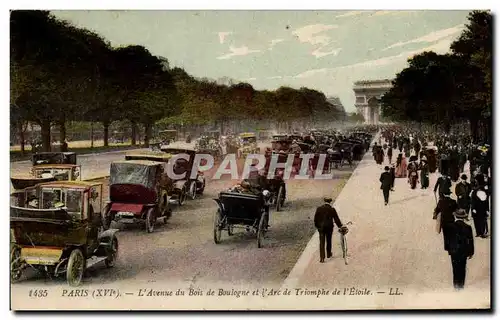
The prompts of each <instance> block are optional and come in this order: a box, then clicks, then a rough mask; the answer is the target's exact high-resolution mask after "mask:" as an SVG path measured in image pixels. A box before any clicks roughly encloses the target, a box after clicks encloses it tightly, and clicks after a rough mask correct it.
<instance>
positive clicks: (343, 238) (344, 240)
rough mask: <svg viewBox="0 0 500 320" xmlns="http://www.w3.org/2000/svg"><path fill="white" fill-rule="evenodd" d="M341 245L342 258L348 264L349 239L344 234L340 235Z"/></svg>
mask: <svg viewBox="0 0 500 320" xmlns="http://www.w3.org/2000/svg"><path fill="white" fill-rule="evenodd" d="M340 245H341V246H342V256H343V258H344V262H345V264H347V238H346V236H345V235H344V234H341V235H340Z"/></svg>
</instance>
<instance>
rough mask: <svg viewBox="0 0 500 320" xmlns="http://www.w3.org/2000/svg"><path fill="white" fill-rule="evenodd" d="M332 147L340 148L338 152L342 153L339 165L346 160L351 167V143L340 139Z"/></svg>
mask: <svg viewBox="0 0 500 320" xmlns="http://www.w3.org/2000/svg"><path fill="white" fill-rule="evenodd" d="M334 147H336V148H337V149H338V150H340V153H341V154H342V162H341V166H342V165H343V164H344V162H346V161H347V163H348V164H349V166H350V167H352V165H353V160H354V153H353V144H352V143H350V142H345V141H341V142H338V143H336V144H335V146H334Z"/></svg>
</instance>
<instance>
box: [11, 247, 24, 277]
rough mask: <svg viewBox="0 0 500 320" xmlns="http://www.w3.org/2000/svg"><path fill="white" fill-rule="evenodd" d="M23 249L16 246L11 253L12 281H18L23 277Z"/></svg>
mask: <svg viewBox="0 0 500 320" xmlns="http://www.w3.org/2000/svg"><path fill="white" fill-rule="evenodd" d="M21 268H22V263H21V248H19V247H17V246H15V247H13V248H12V250H11V251H10V280H11V281H12V282H14V281H17V280H19V279H20V278H21V275H22V270H21Z"/></svg>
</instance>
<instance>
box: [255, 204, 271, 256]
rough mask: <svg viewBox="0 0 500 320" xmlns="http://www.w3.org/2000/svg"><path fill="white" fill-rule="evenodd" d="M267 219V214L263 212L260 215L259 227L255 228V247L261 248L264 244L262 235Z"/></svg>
mask: <svg viewBox="0 0 500 320" xmlns="http://www.w3.org/2000/svg"><path fill="white" fill-rule="evenodd" d="M268 219H269V215H268V214H267V212H264V213H263V214H262V215H261V216H260V221H259V229H258V230H257V247H259V248H262V247H263V246H264V244H263V242H264V235H265V233H266V230H267V222H268Z"/></svg>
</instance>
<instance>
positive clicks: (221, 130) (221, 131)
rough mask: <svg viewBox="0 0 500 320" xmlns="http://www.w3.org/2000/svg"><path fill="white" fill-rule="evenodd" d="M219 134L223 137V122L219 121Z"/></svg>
mask: <svg viewBox="0 0 500 320" xmlns="http://www.w3.org/2000/svg"><path fill="white" fill-rule="evenodd" d="M220 134H221V135H224V120H221V121H220Z"/></svg>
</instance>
